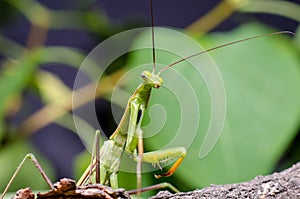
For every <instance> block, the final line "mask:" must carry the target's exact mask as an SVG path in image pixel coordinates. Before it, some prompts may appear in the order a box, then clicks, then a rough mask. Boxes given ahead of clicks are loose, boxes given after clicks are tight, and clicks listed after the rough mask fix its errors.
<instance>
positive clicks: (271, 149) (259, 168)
mask: <svg viewBox="0 0 300 199" xmlns="http://www.w3.org/2000/svg"><path fill="white" fill-rule="evenodd" d="M268 32H270V30H269V29H267V28H265V27H263V26H261V25H257V24H248V25H244V26H242V27H240V28H237V29H236V30H234V31H232V32H229V33H224V34H215V35H211V36H209V37H206V38H201V39H199V41H201V42H203V43H205V44H206V47H207V48H208V47H209V45H210V46H216V45H218V44H224V43H228V42H231V41H234V40H238V39H242V38H247V37H250V36H255V35H260V34H264V33H268ZM166 33H167V32H164V31H159V30H157V31H156V34H155V37H156V45H157V43H158V42H170V45H172V46H173V47H174V48H181V49H184V51H185V52H183V53H184V54H185V55H183V56H187V55H188V54H189V53H190V52H189V50H190V49H189V48H190V46H188V45H186V46H185V45H184V44H181V43H179V41H177V40H175V39H174V38H172V36H171V35H168V34H166ZM148 36H149V35H146V36H141V38H138V41H137V42H151V41H149V40H150V39H149V38H151V37H148ZM287 37H288V35H277V36H270V37H265V38H261V39H257V40H251V41H247V42H244V43H240V44H238V45H233V46H230V47H226V48H223V49H219V50H216V51H214V52H212V53H211V54H212V56H213V60H214V61H215V62H216V64H217V66H218V69H219V71H220V74H221V77H222V79H223V82H224V86H225V92H226V105H227V106H226V118H225V124H224V129H223V131H222V133H221V136H220V138H219V140H218V141H217V143H216V145H214V147H213V149H212V151H211V152H210V153H209V154H208V155H207V156H205V155H206V154H204V155H203V154H202V156H204V158H200V156H199V154H200V149H201V146H202V145H203V140H204V137H205V135H206V133H207V130H208V128H209V123H210V121H211V117H212V116H213V113H212V112H211V110H212V109H213V107H214V106H217V105H216V104H214V101H211V97H212V92H214V91H215V90H213V89H211V88H209V87H211V86H212V87H213V86H214V85H213V84H208V83H207V80H206V79H205V77H204V78H201V76H199V75H198V74H197V71H195V69H193V68H192V67H191V66H189V65H185V63H181V64H178V65H177V66H174V69H176V70H178V71H179V73H180V74H183V75H184V76H185V77H186V78H187V80H188V82H189V83H190V84H191V87H192V88H193V90H194V92H195V95H196V99H197V102H198V107H196V106H195V107H194V108H193V107H192V108H191V107H189V106H186V107H188V108H189V109H188V114H187V113H186V110H182V107H185V106H184V105H183V104H184V103H188V104H193V103H194V102H192V99H191V100H189V98H188V97H186V93H187V92H188V91H187V90H186V87H185V85H184V84H185V82H183V83H182V84H181V83H178V82H180V81H181V79H180V75H179V76H178V77H177V76H174V74H172V70H171V69H169V70H167V71H166V72H164V73H163V74H162V77H163V78H164V80H165V81H164V82H165V84H164V85H165V86H164V87H162V88H160V90H153V92H152V95H151V98H150V104H149V109H150V110H148V114H149V115H148V116H147V117H146V118H145V122H144V123H145V125H148V124H149V125H148V126H146V127H145V128H144V129H145V133H144V135H145V137H147V138H146V139H145V145H146V148H147V149H148V150H151V151H153V150H156V149H159V148H163V147H165V146H167V145H169V146H168V147H170V146H180V145H181V143H182V145H185V144H186V143H187V142H190V141H191V142H192V144H191V145H190V146H189V147H188V148H187V150H188V154H187V157H186V159H185V160H184V162H183V163H182V165H181V166H180V168H179V169H178V170H177V171H176V173H175V174H174V177H175V178H176V179H177V180H175V184H176V182H177V183H178V184H177V185H178V187H179V188H182V189H185V188H186V187H184V186H182V184H183V183H182V182H183V181H184V182H185V183H184V184H185V185H190V186H189V187H190V188H191V187H194V188H195V187H197V188H200V187H202V186H207V185H210V184H211V183H232V182H238V181H244V180H247V179H250V178H253V177H254V176H256V175H261V174H266V173H269V172H271V171H272V169H273V168H274V166H275V165H276V163H277V161H278V159H279V158H280V157H281V155H282V154H283V152H284V150H285V149H286V148H287V146H288V144H289V143H290V141H291V140H292V139H293V138H294V136H295V135H296V132H297V131H296V130H297V129H296V128H297V126H298V124H299V116H300V103H299V101H300V93H299V90H300V69H299V66H300V62H299V53H298V52H297V50H296V49H295V48H293V45H292V43H291V41H290V40H289V39H288V38H287ZM145 40H146V41H145ZM147 40H148V41H147ZM208 43H209V44H208ZM138 45H140V43H139V44H138ZM176 59H178V57H177V58H176V56H175V55H174V53H171V54H170V53H166V52H163V51H162V50H157V62H158V63H163V64H168V63H172V62H174V61H175V60H176ZM201 59H202V60H203V64H200V65H199V66H198V67H199V68H200V67H203V68H205V67H207V65H206V64H212V63H210V62H209V60H208V58H207V57H206V56H199V57H196V58H195V60H196V61H200V60H201ZM141 63H151V49H150V50H148V51H142V52H137V53H134V54H133V56H132V60H131V62H130V63H129V64H128V68H131V71H130V72H129V73H132V74H133V75H131V74H129V73H128V74H126V76H125V77H124V80H127V81H129V83H128V84H130V85H129V86H128V92H129V93H133V90H134V88H136V87H137V85H138V84H139V82H141V81H142V80H141V79H140V78H139V75H138V74H139V73H140V71H141V70H142V69H140V68H138V67H137V66H139V64H141ZM212 65H213V64H212ZM137 68H138V69H137ZM148 69H149V70H151V68H150V66H148ZM171 74H172V75H171ZM217 80H218V79H216V81H217ZM172 84H175V85H176V86H177V90H176V89H175V90H174V88H173V87H172ZM167 88H172V89H173V90H168V89H167ZM209 89H211V90H209ZM116 95H117V94H116ZM182 96H183V98H180V97H182ZM216 96H218V95H217V94H216ZM184 97H185V98H184ZM220 97H222V95H221V94H220ZM123 98H124V97H123ZM193 100H194V99H193ZM126 102H127V101H126V100H124V104H126ZM220 102H222V101H220ZM157 104H160V105H162V106H163V107H164V109H161V106H154V105H157ZM198 109H199V111H200V112H199V114H200V115H201V117H199V118H200V119H199V120H198V119H197V118H195V117H194V114H195V113H196V114H197V111H198ZM184 120H185V121H186V120H188V121H187V122H188V124H189V125H190V126H191V127H193V126H196V127H198V126H197V125H195V124H198V122H199V128H198V129H196V130H197V134H196V136H195V137H192V136H193V134H191V133H190V132H189V129H188V130H186V129H184V128H182V129H180V131H177V130H178V128H179V127H180V125H181V124H182V122H183V121H184ZM154 131H155V132H154ZM182 134H183V136H182ZM178 137H179V138H180V140H179V141H178ZM175 138H177V140H176V139H175ZM215 138H216V137H214V139H215ZM174 139H175V141H174ZM208 151H209V150H208ZM178 179H180V180H178Z"/></svg>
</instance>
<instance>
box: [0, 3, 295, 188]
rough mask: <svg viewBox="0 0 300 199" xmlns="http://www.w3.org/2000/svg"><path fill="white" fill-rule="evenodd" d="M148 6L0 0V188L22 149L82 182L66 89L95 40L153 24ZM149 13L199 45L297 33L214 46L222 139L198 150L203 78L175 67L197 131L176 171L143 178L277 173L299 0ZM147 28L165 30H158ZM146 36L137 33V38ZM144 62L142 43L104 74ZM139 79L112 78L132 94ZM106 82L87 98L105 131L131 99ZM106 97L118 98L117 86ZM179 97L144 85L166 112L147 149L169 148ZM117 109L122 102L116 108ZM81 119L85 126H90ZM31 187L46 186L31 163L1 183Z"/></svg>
mask: <svg viewBox="0 0 300 199" xmlns="http://www.w3.org/2000/svg"><path fill="white" fill-rule="evenodd" d="M149 9H150V8H149V2H148V1H138V0H130V1H116V0H113V1H108V0H105V1H96V0H95V1H92V0H90V1H86V0H76V1H71V0H64V1H58V0H55V1H46V0H41V1H34V0H25V1H17V0H5V1H1V2H0V10H1V12H0V13H1V14H0V26H1V32H0V58H1V68H0V69H1V73H0V163H1V164H0V190H1V191H0V192H2V190H4V188H5V186H6V184H7V183H8V181H9V179H10V178H11V176H12V174H13V172H14V170H15V169H16V167H17V165H18V164H19V163H20V161H21V160H22V158H23V157H24V156H25V154H26V153H29V152H32V153H34V154H35V156H36V157H37V159H38V160H39V161H40V162H41V164H42V166H43V167H44V168H45V170H46V172H47V174H48V175H49V177H50V178H51V180H53V181H56V180H58V179H60V178H62V177H70V178H75V179H78V177H79V176H80V174H81V172H82V170H83V169H84V167H85V166H86V165H87V164H88V163H89V158H90V157H89V156H90V154H89V153H87V152H86V151H85V147H84V146H83V144H82V143H81V140H80V138H79V137H78V135H77V133H76V129H75V127H74V122H73V118H72V101H71V92H72V86H73V83H74V80H75V77H76V73H77V70H78V68H79V66H80V64H81V63H82V61H83V59H84V58H85V56H86V55H87V54H88V53H89V52H90V51H91V50H92V49H93V48H94V47H95V46H96V45H97V44H99V43H100V42H101V41H102V40H104V39H106V38H109V37H110V36H112V35H114V34H117V33H119V32H122V31H124V30H128V29H132V28H136V27H144V26H149V25H150V16H149V15H150V14H149V13H150V12H149ZM154 18H155V25H156V26H168V27H172V28H176V30H178V31H181V32H183V33H185V34H187V35H189V36H191V37H193V38H194V39H195V40H196V41H197V42H199V43H200V44H201V45H203V46H204V47H205V48H210V47H214V46H217V45H220V44H224V43H228V42H231V41H235V40H238V39H243V38H247V37H251V36H255V35H261V34H265V33H270V32H275V31H278V30H289V31H292V32H295V33H296V34H295V35H288V34H285V35H276V36H270V37H265V38H262V39H258V40H251V41H247V42H244V43H240V44H238V45H233V46H230V47H226V48H223V49H219V50H217V51H214V52H211V53H210V55H211V56H212V58H213V60H214V61H215V63H216V65H217V66H218V69H219V71H220V74H221V76H222V78H223V81H224V86H225V91H226V105H227V106H226V118H225V124H224V129H223V131H222V134H221V136H220V139H219V140H218V142H217V144H216V146H215V147H214V148H213V150H212V151H211V153H209V154H208V155H207V156H206V157H205V158H203V159H200V158H199V149H200V147H201V144H202V142H203V139H204V136H205V132H206V131H207V128H208V125H209V121H210V117H211V106H212V105H211V104H210V103H211V102H210V96H209V92H208V90H207V85H206V84H205V82H204V81H203V79H201V77H198V76H193V75H194V71H193V70H192V69H191V68H190V67H189V66H188V65H187V66H185V65H184V63H183V64H181V65H178V66H176V67H174V68H175V69H176V70H178V71H179V72H180V73H181V74H183V75H184V76H185V77H187V78H188V79H189V80H190V82H191V85H192V86H193V89H194V90H195V92H196V96H197V99H199V108H200V111H201V112H200V114H201V119H200V121H194V122H199V130H198V132H197V136H196V137H195V138H194V139H193V142H192V145H191V146H190V147H189V148H188V149H187V150H188V155H187V158H186V160H184V162H183V164H182V165H181V166H180V168H179V169H178V171H176V172H175V174H174V175H173V176H172V177H170V178H165V179H162V180H155V179H154V177H153V174H152V173H148V174H145V175H143V186H147V185H152V184H156V183H158V182H161V181H169V182H172V183H173V184H174V185H175V186H176V187H178V188H179V189H180V190H183V191H185V190H192V189H195V188H202V187H205V186H208V185H210V184H220V183H235V182H241V181H245V180H249V179H252V178H254V177H255V176H257V175H266V174H269V173H272V172H273V171H279V170H282V169H284V168H287V167H289V166H291V165H292V164H293V163H296V162H297V161H299V160H300V155H299V154H300V148H299V139H300V138H299V116H300V103H299V102H300V92H299V91H300V68H299V67H300V59H299V58H300V57H299V47H300V38H299V34H297V30H298V26H299V21H300V6H299V4H297V3H296V1H295V2H292V1H279V0H276V1H275V0H274V1H259V0H257V1H249V2H248V1H230V0H227V1H209V2H207V1H204V0H203V1H190V2H184V1H179V0H177V1H169V0H168V1H154ZM155 37H156V38H159V39H162V40H167V39H168V35H165V34H160V33H159V32H158V33H157V34H156V35H155ZM143 40H145V38H137V42H140V41H142V42H143ZM179 47H181V48H183V49H184V48H185V46H179ZM179 47H178V48H179ZM187 47H188V46H187ZM197 59H199V60H201V57H199V58H197ZM174 60H176V57H175V58H174V55H169V54H165V53H163V52H157V62H158V63H163V64H169V63H172V62H173V61H174ZM149 62H151V51H150V50H149V51H146V52H140V53H139V52H135V53H131V54H128V55H125V56H122V57H121V58H120V59H118V60H116V62H114V63H113V64H112V66H111V67H110V68H109V69H108V70H107V71H106V76H105V78H106V79H109V80H110V82H113V83H115V82H117V81H118V80H119V79H120V78H121V77H122V76H123V74H124V73H125V72H126V71H128V70H129V69H132V68H133V67H135V66H137V65H139V64H141V63H149ZM199 67H201V66H199ZM149 70H150V69H149ZM162 77H163V78H164V79H165V85H168V84H171V83H172V81H174V79H170V78H169V79H168V71H166V72H164V73H163V75H162ZM105 78H104V79H103V82H104V84H103V85H104V87H105V86H106V85H105ZM127 79H128V78H127ZM140 82H141V79H140V77H139V76H136V77H131V78H129V79H128V81H127V82H123V84H122V85H119V86H121V87H122V89H124V90H126V91H128V92H129V93H132V92H133V90H134V89H135V88H136V87H137V86H138V84H139V83H140ZM107 87H109V86H107ZM87 90H88V89H87ZM99 90H101V88H100V89H99ZM104 90H105V91H104V92H101V91H99V92H98V93H97V94H96V95H97V98H96V99H85V98H84V97H83V99H84V100H86V101H87V103H94V104H95V107H96V109H97V114H98V119H99V123H100V124H101V127H102V130H103V131H104V133H105V134H106V136H107V137H108V136H109V135H110V134H111V133H112V132H113V130H114V129H115V128H116V122H115V121H114V120H113V118H112V116H111V114H112V113H111V112H112V111H111V110H110V108H111V104H115V105H116V106H117V105H120V104H126V101H127V99H125V98H124V97H122V95H121V94H119V96H120V97H119V100H121V102H119V103H118V102H110V98H111V93H112V89H104ZM84 91H85V90H84ZM74 92H75V93H76V91H74ZM114 95H116V96H117V97H116V98H118V93H114ZM81 96H84V95H81ZM176 100H177V99H176V98H174V96H172V95H171V96H170V93H168V91H167V89H164V87H162V88H161V89H160V90H159V91H155V92H153V93H152V95H151V98H150V104H149V107H151V106H152V105H155V104H157V103H159V104H162V105H163V106H164V107H165V110H166V112H167V116H168V117H167V119H166V121H165V123H164V126H163V128H162V130H161V133H159V134H157V135H155V136H153V137H150V138H147V139H145V150H146V151H152V150H157V149H159V148H161V147H163V146H164V145H166V144H167V143H168V142H169V141H170V138H172V137H174V132H176V129H177V128H178V125H177V124H178V123H179V122H180V120H183V119H186V118H180V115H179V114H180V110H178V107H179V105H178V102H177V101H176ZM171 102H172V103H171ZM187 103H188V102H187ZM83 106H84V104H83ZM77 108H80V107H77ZM118 108H119V110H120V111H123V108H124V106H123V107H120V106H119V107H118ZM160 116H161V112H155V111H151V114H150V115H148V114H147V116H146V118H145V125H147V124H148V123H149V122H150V120H152V125H154V126H155V125H156V123H155V122H157V125H160ZM154 119H155V120H157V121H155V120H154ZM188 119H190V120H191V121H192V122H193V120H192V118H188ZM153 120H154V121H153ZM86 122H87V123H88V121H86ZM174 124H175V125H174ZM89 125H90V126H88V127H87V131H94V128H95V127H93V126H92V125H91V124H89ZM147 131H150V129H149V128H147V129H145V134H147ZM148 133H151V132H148ZM187 139H188V138H187ZM119 178H120V186H121V187H124V188H126V189H134V188H135V187H136V182H135V178H136V177H135V175H134V174H126V173H123V172H121V173H120V175H119ZM27 186H29V187H32V188H33V189H34V190H41V189H48V187H47V185H46V183H44V182H43V179H42V178H41V177H40V175H39V173H38V172H37V171H36V169H35V168H34V166H33V165H32V164H31V163H30V162H27V163H26V164H25V165H24V167H23V168H22V170H21V171H20V173H19V174H18V176H17V178H16V179H15V181H14V182H13V184H12V185H11V188H10V190H9V191H10V192H15V191H16V190H18V189H20V188H23V187H27Z"/></svg>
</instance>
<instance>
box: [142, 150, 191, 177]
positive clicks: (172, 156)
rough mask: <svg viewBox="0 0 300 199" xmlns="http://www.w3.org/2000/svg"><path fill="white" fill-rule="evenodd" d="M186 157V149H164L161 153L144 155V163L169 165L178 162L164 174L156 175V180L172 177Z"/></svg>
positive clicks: (155, 152)
mask: <svg viewBox="0 0 300 199" xmlns="http://www.w3.org/2000/svg"><path fill="white" fill-rule="evenodd" d="M185 156H186V149H185V148H184V147H175V148H171V149H163V150H159V151H152V152H148V153H144V154H143V162H147V163H151V164H153V165H158V166H159V164H160V163H168V162H171V161H173V160H176V161H175V163H174V164H173V165H172V167H171V168H170V169H169V170H168V171H167V172H166V173H164V174H159V175H155V178H161V177H167V176H170V175H172V174H173V173H174V172H175V170H176V169H177V168H178V167H179V165H180V164H181V162H182V161H183V159H184V158H185Z"/></svg>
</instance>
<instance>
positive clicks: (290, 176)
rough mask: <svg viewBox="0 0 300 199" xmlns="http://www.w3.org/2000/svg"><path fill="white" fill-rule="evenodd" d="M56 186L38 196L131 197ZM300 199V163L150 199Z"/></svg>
mask: <svg viewBox="0 0 300 199" xmlns="http://www.w3.org/2000/svg"><path fill="white" fill-rule="evenodd" d="M54 187H55V188H54V189H53V190H50V191H48V192H46V193H38V194H37V196H36V199H50V198H51V199H71V198H78V199H79V198H80V199H96V198H97V199H98V198H106V199H113V198H116V199H121V198H122V199H123V198H124V199H130V196H129V194H128V193H127V192H126V191H125V190H124V189H116V190H113V189H111V188H110V187H106V186H103V185H100V184H91V185H84V186H76V184H75V181H74V180H71V179H67V178H64V179H61V180H60V181H59V182H57V183H55V184H54ZM34 198H35V195H34V194H33V193H32V192H31V189H30V188H25V189H21V190H19V191H18V192H17V194H16V196H15V197H14V199H34ZM192 198H203V199H204V198H205V199H212V198H213V199H246V198H247V199H275V198H276V199H300V162H299V163H298V164H295V165H294V166H292V167H291V168H289V169H287V170H284V171H282V172H280V173H274V174H272V175H269V176H258V177H256V178H255V179H253V180H250V181H248V182H243V183H239V184H227V185H211V186H210V187H207V188H204V189H201V190H195V191H191V192H181V193H176V194H171V193H170V192H167V191H163V192H159V193H158V194H157V195H156V196H154V197H151V199H192Z"/></svg>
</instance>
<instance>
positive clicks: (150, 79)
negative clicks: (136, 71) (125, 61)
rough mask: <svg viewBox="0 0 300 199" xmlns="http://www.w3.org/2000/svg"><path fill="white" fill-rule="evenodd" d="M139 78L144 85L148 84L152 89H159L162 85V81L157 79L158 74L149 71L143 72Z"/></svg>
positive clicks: (159, 78)
mask: <svg viewBox="0 0 300 199" xmlns="http://www.w3.org/2000/svg"><path fill="white" fill-rule="evenodd" d="M141 77H142V78H143V80H144V83H145V84H148V85H150V86H151V87H153V88H159V87H160V86H161V85H162V84H163V79H162V78H161V77H159V74H155V73H152V72H150V71H143V72H142V74H141Z"/></svg>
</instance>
